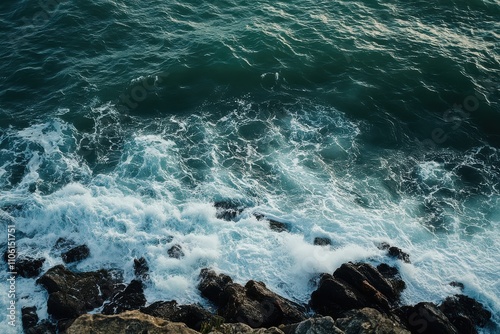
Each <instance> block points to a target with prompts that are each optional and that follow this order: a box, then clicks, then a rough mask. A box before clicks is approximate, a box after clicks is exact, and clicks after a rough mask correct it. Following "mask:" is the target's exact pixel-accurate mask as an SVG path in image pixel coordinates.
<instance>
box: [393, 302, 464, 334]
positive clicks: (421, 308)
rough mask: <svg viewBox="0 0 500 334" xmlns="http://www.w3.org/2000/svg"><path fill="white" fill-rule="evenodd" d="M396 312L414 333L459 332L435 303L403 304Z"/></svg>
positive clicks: (454, 333) (449, 333)
mask: <svg viewBox="0 0 500 334" xmlns="http://www.w3.org/2000/svg"><path fill="white" fill-rule="evenodd" d="M395 313H396V314H397V315H399V318H400V319H401V320H402V322H403V323H404V324H405V325H406V327H407V328H409V329H410V330H411V331H412V333H419V334H435V333H442V334H458V333H459V332H458V330H457V329H456V328H455V326H453V324H452V323H451V322H450V320H449V319H448V318H447V317H446V315H444V314H443V312H441V310H440V309H439V308H438V307H437V305H435V304H433V303H428V302H422V303H418V304H416V305H415V306H403V307H401V308H399V309H397V310H395Z"/></svg>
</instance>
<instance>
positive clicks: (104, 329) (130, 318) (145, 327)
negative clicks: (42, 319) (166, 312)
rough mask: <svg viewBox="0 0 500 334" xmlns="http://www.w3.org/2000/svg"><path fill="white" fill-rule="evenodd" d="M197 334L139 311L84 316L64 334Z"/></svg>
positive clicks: (179, 325)
mask: <svg viewBox="0 0 500 334" xmlns="http://www.w3.org/2000/svg"><path fill="white" fill-rule="evenodd" d="M82 333H93V334H109V333H113V334H129V333H148V334H198V332H196V331H194V330H192V329H190V328H188V327H187V326H186V325H185V324H183V323H175V322H169V321H166V320H163V319H160V318H155V317H153V316H150V315H148V314H144V313H142V312H139V311H127V312H124V313H120V314H117V315H102V314H85V315H82V316H80V317H79V318H78V319H76V320H75V321H74V322H73V323H72V324H71V326H69V328H68V329H67V330H66V334H82Z"/></svg>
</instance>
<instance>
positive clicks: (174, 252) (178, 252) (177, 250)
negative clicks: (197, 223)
mask: <svg viewBox="0 0 500 334" xmlns="http://www.w3.org/2000/svg"><path fill="white" fill-rule="evenodd" d="M167 253H168V256H170V257H172V258H175V259H180V258H181V257H184V252H183V251H182V247H181V245H173V246H172V247H170V249H169V250H168V251H167Z"/></svg>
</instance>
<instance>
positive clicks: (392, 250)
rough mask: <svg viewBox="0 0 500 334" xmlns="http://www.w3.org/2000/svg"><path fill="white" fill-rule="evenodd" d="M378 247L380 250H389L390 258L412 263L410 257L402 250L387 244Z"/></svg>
mask: <svg viewBox="0 0 500 334" xmlns="http://www.w3.org/2000/svg"><path fill="white" fill-rule="evenodd" d="M377 247H378V248H379V249H384V250H387V255H388V256H390V257H394V258H397V259H399V260H402V261H403V262H406V263H411V262H410V255H409V254H408V253H406V252H404V251H403V250H402V249H401V248H398V247H394V246H391V245H389V244H388V243H387V242H381V243H380V244H378V245H377Z"/></svg>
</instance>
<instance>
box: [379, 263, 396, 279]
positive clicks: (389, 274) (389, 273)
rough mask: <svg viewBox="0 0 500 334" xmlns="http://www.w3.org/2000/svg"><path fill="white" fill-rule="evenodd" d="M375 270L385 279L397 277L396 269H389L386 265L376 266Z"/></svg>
mask: <svg viewBox="0 0 500 334" xmlns="http://www.w3.org/2000/svg"><path fill="white" fill-rule="evenodd" d="M377 270H378V271H379V273H381V274H382V275H383V276H384V277H385V278H397V277H399V271H398V269H397V268H396V267H391V266H390V265H388V264H387V263H381V264H379V265H378V266H377Z"/></svg>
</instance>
